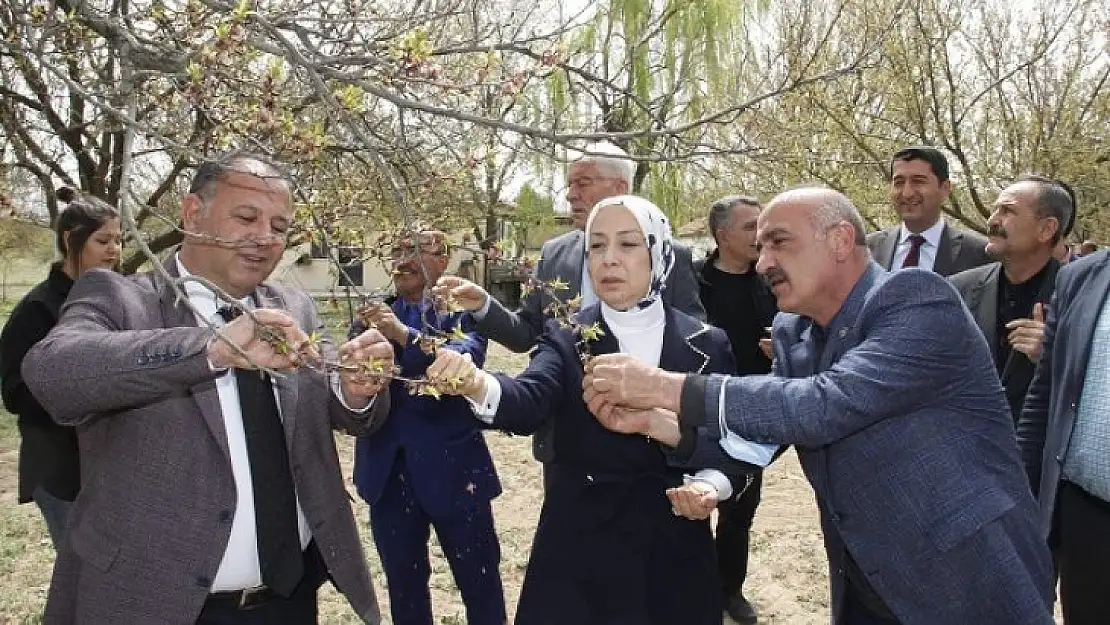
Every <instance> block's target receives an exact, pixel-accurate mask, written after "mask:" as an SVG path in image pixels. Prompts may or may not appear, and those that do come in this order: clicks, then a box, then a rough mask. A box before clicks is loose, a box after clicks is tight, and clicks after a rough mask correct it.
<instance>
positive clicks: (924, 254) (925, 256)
mask: <svg viewBox="0 0 1110 625" xmlns="http://www.w3.org/2000/svg"><path fill="white" fill-rule="evenodd" d="M912 234H913V233H912V232H910V231H909V230H908V229H907V228H906V224H902V227H901V228H899V229H898V247H896V248H895V249H894V259H893V260H891V262H890V270H891V271H897V270H899V269H901V268H902V264H903V263H905V262H906V256H908V255H909V253H910V248H911V247H913V243H910V235H912ZM942 234H944V220H943V219H938V220H937V223H935V224H933V225H932V226H929V227H928V228H927V229H926V230H925V231H924V232H922V233H921V236H923V237H925V242H924V243H922V244H921V249H920V250H919V251H918V257H917V266H918V267H920V268H922V269H927V270H929V271H932V270H933V266H934V265H935V264H936V262H937V252H938V251H940V236H941V235H942Z"/></svg>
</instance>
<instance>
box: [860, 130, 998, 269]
mask: <svg viewBox="0 0 1110 625" xmlns="http://www.w3.org/2000/svg"><path fill="white" fill-rule="evenodd" d="M890 176H891V180H890V202H891V204H892V205H893V206H894V210H895V211H896V212H897V213H898V216H899V217H901V218H902V224H901V225H899V226H895V227H893V228H887V229H886V230H880V231H879V232H873V233H871V234H870V235H868V237H867V247H868V249H870V250H871V256H872V257H873V258H874V259H875V262H877V263H879V264H880V265H882V266H883V267H884V268H886V269H888V270H890V271H896V270H898V269H903V268H906V267H921V268H922V269H928V270H929V271H934V272H936V273H939V274H940V275H942V276H950V275H952V274H954V273H958V272H960V271H964V270H967V269H971V268H973V267H978V266H980V265H985V264H987V263H989V262H991V259H990V257H989V256H987V254H986V252H985V251H984V250H985V248H986V244H987V242H986V240H985V239H983V237H981V236H979V235H978V234H975V233H973V232H969V231H961V230H957V229H955V228H953V227H951V226H949V225H948V224H947V223H946V222H945V221H944V219H943V218H942V216H941V206H942V205H943V204H944V201H945V200H946V199H948V196H949V194H950V193H951V192H952V182H951V181H950V180H949V179H948V159H947V158H945V157H944V154H943V153H941V151H940V150H938V149H936V148H931V147H923V146H922V147H908V148H903V149H901V150H898V151H897V152H895V153H894V156H893V157H892V158H891V161H890Z"/></svg>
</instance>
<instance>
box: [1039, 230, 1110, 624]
mask: <svg viewBox="0 0 1110 625" xmlns="http://www.w3.org/2000/svg"><path fill="white" fill-rule="evenodd" d="M1108 293H1110V257H1108V256H1107V252H1105V251H1103V252H1097V253H1095V254H1091V255H1088V256H1084V257H1083V258H1080V259H1079V260H1077V261H1075V262H1073V263H1069V264H1067V265H1066V266H1064V267H1063V268H1061V269H1060V272H1059V273H1058V274H1057V276H1056V292H1055V294H1054V295H1053V296H1052V300H1051V301H1050V302H1049V304H1048V317H1047V318H1046V320H1045V331H1044V345H1043V349H1042V353H1041V359H1040V361H1039V362H1038V363H1037V371H1036V374H1035V375H1034V377H1033V384H1032V385H1031V386H1030V387H1029V394H1028V395H1027V396H1026V398H1025V408H1024V409H1023V410H1022V413H1021V420H1020V421H1019V422H1018V430H1017V436H1018V445H1020V447H1021V454H1022V460H1023V461H1024V462H1025V468H1026V471H1028V473H1029V483H1030V485H1031V486H1032V487H1033V492H1034V493H1035V494H1036V495H1037V499H1038V501H1039V502H1040V507H1041V515H1040V529H1041V532H1042V535H1043V536H1046V537H1047V538H1048V540H1049V543H1050V544H1051V545H1052V546H1053V547H1054V548H1055V549H1056V555H1057V558H1058V563H1059V567H1060V601H1061V603H1062V604H1063V608H1064V622H1065V623H1067V624H1068V625H1086V624H1088V623H1098V624H1101V623H1105V622H1106V621H1107V618H1108V615H1110V594H1108V593H1107V592H1106V583H1105V580H1106V573H1107V571H1110V564H1108V563H1110V306H1107V299H1106V297H1107V294H1108Z"/></svg>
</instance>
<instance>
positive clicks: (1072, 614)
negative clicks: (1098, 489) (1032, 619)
mask: <svg viewBox="0 0 1110 625" xmlns="http://www.w3.org/2000/svg"><path fill="white" fill-rule="evenodd" d="M1056 506H1057V513H1058V514H1059V517H1058V520H1059V525H1058V526H1057V537H1058V539H1059V547H1058V549H1057V552H1056V553H1057V556H1058V558H1059V566H1060V602H1061V604H1062V605H1063V608H1064V623H1065V625H1104V624H1105V623H1107V622H1110V592H1107V587H1106V576H1107V575H1110V503H1108V502H1105V501H1103V500H1101V499H1099V498H1098V497H1095V496H1093V495H1090V494H1088V493H1087V492H1086V491H1084V490H1083V489H1082V488H1079V487H1078V486H1076V485H1075V484H1072V483H1070V482H1060V490H1059V493H1058V499H1057V500H1056Z"/></svg>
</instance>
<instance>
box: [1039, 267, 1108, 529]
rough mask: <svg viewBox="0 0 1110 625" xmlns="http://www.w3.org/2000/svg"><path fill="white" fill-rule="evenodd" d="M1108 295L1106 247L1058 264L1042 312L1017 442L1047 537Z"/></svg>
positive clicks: (1051, 527)
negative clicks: (1038, 349) (1040, 348)
mask: <svg viewBox="0 0 1110 625" xmlns="http://www.w3.org/2000/svg"><path fill="white" fill-rule="evenodd" d="M1107 294H1110V256H1108V253H1107V252H1106V251H1102V252H1098V253H1095V254H1091V255H1089V256H1084V257H1083V258H1081V259H1079V260H1077V261H1075V262H1073V263H1068V264H1067V265H1064V266H1063V267H1061V268H1060V273H1059V274H1058V275H1057V276H1056V292H1055V293H1054V294H1053V296H1052V301H1051V303H1049V305H1048V313H1047V316H1046V317H1045V332H1044V352H1043V353H1042V354H1041V359H1040V360H1039V361H1038V362H1037V371H1036V374H1035V375H1034V376H1033V383H1032V384H1031V385H1030V386H1029V394H1028V395H1027V396H1026V398H1025V408H1024V409H1023V410H1022V411H1021V420H1020V421H1019V422H1018V429H1017V437H1018V445H1019V446H1020V447H1021V456H1022V461H1023V462H1024V463H1025V470H1026V472H1027V473H1028V475H1029V484H1030V486H1032V487H1033V492H1034V494H1036V495H1037V501H1038V503H1039V504H1040V523H1041V531H1042V532H1043V533H1044V535H1045V536H1046V537H1047V536H1050V535H1051V534H1052V533H1053V532H1052V529H1053V523H1054V519H1055V511H1056V489H1057V487H1058V486H1059V484H1060V479H1061V477H1062V471H1063V468H1064V454H1065V453H1067V449H1068V442H1069V441H1070V440H1071V433H1072V429H1073V428H1074V427H1075V417H1076V413H1077V411H1078V409H1079V397H1080V395H1082V393H1083V381H1084V379H1085V378H1086V375H1087V362H1088V361H1089V360H1090V358H1091V344H1092V343H1093V341H1094V334H1095V325H1096V324H1097V323H1098V317H1099V314H1100V313H1101V312H1102V307H1103V306H1105V305H1106V298H1107Z"/></svg>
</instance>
